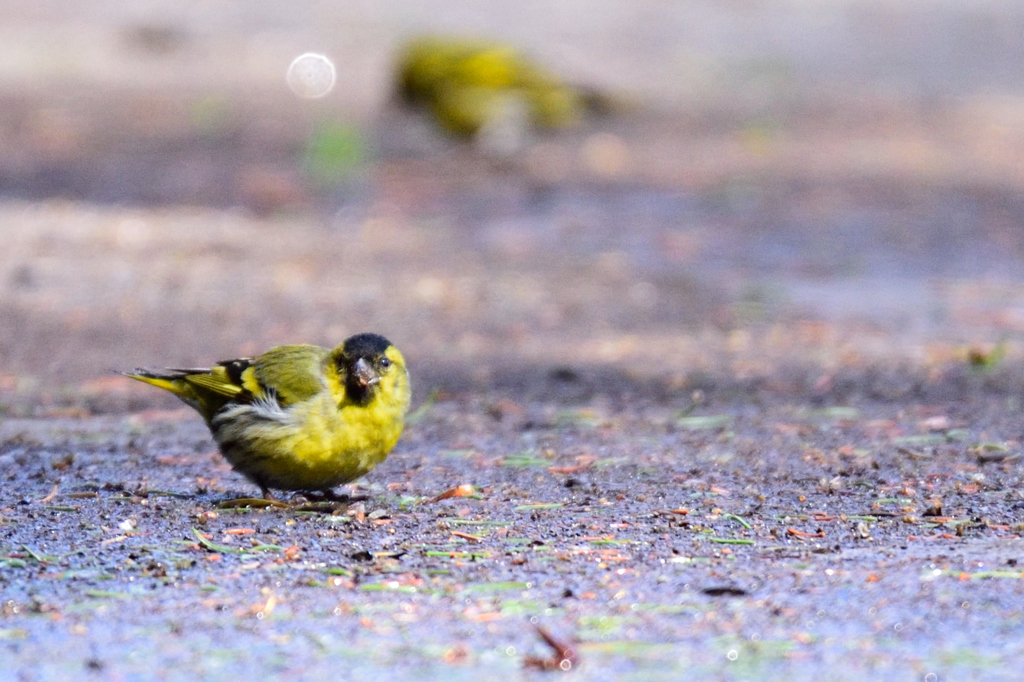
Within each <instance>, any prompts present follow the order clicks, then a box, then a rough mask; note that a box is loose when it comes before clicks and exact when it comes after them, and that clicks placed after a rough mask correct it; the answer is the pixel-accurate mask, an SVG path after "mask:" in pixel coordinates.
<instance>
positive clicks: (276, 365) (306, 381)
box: [240, 345, 329, 406]
mask: <svg viewBox="0 0 1024 682" xmlns="http://www.w3.org/2000/svg"><path fill="white" fill-rule="evenodd" d="M328 353H329V351H328V350H327V349H326V348H320V347H319V346H310V345H291V346H278V347H277V348H272V349H271V350H269V351H267V352H266V353H264V354H263V355H261V356H259V357H258V358H255V359H254V360H253V361H252V362H253V364H252V367H251V368H250V369H246V370H244V371H243V372H242V382H240V383H242V385H243V387H244V388H246V389H247V390H249V391H251V392H252V393H253V394H254V395H257V397H261V394H262V395H263V396H266V395H268V394H269V395H273V396H274V397H276V398H277V401H278V402H279V403H280V404H281V405H282V406H286V405H292V404H294V403H297V402H301V401H303V400H308V399H310V398H312V397H313V396H315V395H317V394H318V393H320V392H321V391H323V390H324V389H325V388H326V384H325V382H324V376H323V372H324V359H325V358H326V357H327V355H328ZM254 388H257V390H258V391H259V392H257V390H253V389H254Z"/></svg>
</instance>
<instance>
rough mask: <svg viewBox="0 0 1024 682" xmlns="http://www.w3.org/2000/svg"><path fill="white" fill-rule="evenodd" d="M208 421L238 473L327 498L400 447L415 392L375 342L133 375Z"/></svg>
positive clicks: (397, 362) (388, 349)
mask: <svg viewBox="0 0 1024 682" xmlns="http://www.w3.org/2000/svg"><path fill="white" fill-rule="evenodd" d="M125 375H126V376H129V377H131V378H132V379H138V380H139V381H142V382H145V383H147V384H151V385H153V386H157V387H159V388H162V389H165V390H167V391H170V392H171V393H173V394H174V395H176V396H178V397H179V398H181V400H183V401H184V402H185V403H187V404H188V405H190V406H191V407H193V408H195V410H196V411H197V412H199V414H201V415H202V416H203V419H205V420H206V424H207V425H208V426H209V427H210V432H211V433H212V434H213V438H214V440H215V441H216V442H217V445H218V447H219V448H220V451H221V453H222V454H223V455H224V457H225V458H226V459H227V460H228V462H230V463H231V466H232V467H234V469H235V470H236V471H238V472H240V473H242V474H244V475H245V476H246V477H247V478H248V479H249V480H250V481H252V482H253V483H255V484H256V485H258V486H259V487H260V490H261V491H262V492H263V496H264V497H265V498H267V499H273V497H272V496H271V493H270V489H271V488H274V489H277V490H302V491H325V492H327V491H330V490H331V488H334V487H335V486H338V485H341V484H342V483H348V482H349V481H352V480H354V479H356V478H359V477H360V476H362V475H364V474H366V473H367V472H369V471H370V470H371V469H373V468H374V467H375V466H377V465H378V464H380V463H381V462H383V461H384V458H385V457H387V455H388V453H389V452H390V451H391V449H392V448H393V447H394V446H395V443H397V442H398V437H399V436H400V435H401V433H402V428H403V427H404V424H405V414H406V412H407V411H408V409H409V399H410V396H411V388H410V385H409V373H408V371H407V369H406V366H405V358H403V357H402V354H401V353H400V352H399V350H398V349H397V348H396V347H395V346H394V345H392V344H391V342H390V341H388V340H387V339H385V338H384V337H383V336H380V335H378V334H357V335H355V336H352V337H350V338H348V339H346V340H345V341H344V342H343V343H342V344H341V345H340V346H338V347H337V348H335V349H333V350H331V349H328V348H320V347H319V346H310V345H290V346H278V347H276V348H272V349H271V350H269V351H267V352H266V353H264V354H263V355H260V356H258V357H254V358H240V359H238V360H229V361H225V362H221V363H218V364H217V365H216V366H214V367H212V368H206V369H166V370H155V371H154V370H147V369H137V370H135V371H134V372H125Z"/></svg>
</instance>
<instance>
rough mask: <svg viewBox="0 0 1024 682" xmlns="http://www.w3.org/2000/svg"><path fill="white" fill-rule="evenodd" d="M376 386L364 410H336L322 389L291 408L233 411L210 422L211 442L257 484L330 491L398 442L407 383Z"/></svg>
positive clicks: (404, 379) (381, 458)
mask: <svg viewBox="0 0 1024 682" xmlns="http://www.w3.org/2000/svg"><path fill="white" fill-rule="evenodd" d="M380 388H381V390H380V391H379V392H378V395H377V397H375V398H374V399H373V400H371V401H370V402H369V403H368V404H366V405H359V404H354V403H343V404H341V405H339V404H338V403H337V402H335V400H334V398H333V396H332V395H331V394H330V393H329V392H326V391H325V392H323V393H320V394H318V395H317V396H315V397H314V398H312V399H310V400H306V401H303V402H301V403H296V404H295V405H292V406H290V407H288V408H281V407H276V406H274V405H272V404H253V405H238V406H235V407H231V408H229V409H227V410H225V411H224V412H222V413H221V414H218V416H217V417H216V418H215V420H214V424H216V426H217V428H216V429H215V437H216V439H217V441H218V444H219V445H220V446H221V451H222V452H223V453H224V456H225V457H226V458H227V459H228V461H229V462H231V464H232V466H233V467H234V468H235V469H236V470H238V471H239V472H241V473H242V474H244V475H246V476H247V477H248V478H250V479H251V480H253V481H254V482H256V483H257V484H259V485H262V486H266V487H270V488H277V489H282V490H327V489H329V488H333V487H334V486H337V485H341V484H342V483H347V482H349V481H352V480H354V479H356V478H359V477H360V476H362V475H364V474H366V473H367V472H369V471H370V470H371V469H373V468H374V467H375V466H377V465H378V464H380V463H381V462H383V461H384V459H385V458H386V457H387V455H388V453H389V452H390V451H391V449H392V448H394V447H395V444H396V443H397V442H398V438H399V436H400V435H401V434H402V429H403V427H404V424H405V413H406V410H407V409H408V406H409V397H410V395H409V394H410V391H409V387H408V377H402V378H401V380H400V381H392V382H386V383H385V385H382V386H381V387H380ZM214 424H211V426H213V425H214Z"/></svg>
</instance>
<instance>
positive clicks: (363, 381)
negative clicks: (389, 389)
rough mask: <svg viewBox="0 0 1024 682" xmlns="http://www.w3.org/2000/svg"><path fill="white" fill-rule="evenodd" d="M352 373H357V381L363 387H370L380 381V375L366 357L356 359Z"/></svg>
mask: <svg viewBox="0 0 1024 682" xmlns="http://www.w3.org/2000/svg"><path fill="white" fill-rule="evenodd" d="M352 373H353V374H354V375H355V379H356V383H357V384H358V385H359V386H362V387H363V388H369V387H370V386H373V385H374V384H376V383H379V382H380V375H379V374H377V370H375V369H374V368H373V365H371V364H370V362H369V360H367V359H366V358H359V359H358V360H356V364H355V367H353V372H352Z"/></svg>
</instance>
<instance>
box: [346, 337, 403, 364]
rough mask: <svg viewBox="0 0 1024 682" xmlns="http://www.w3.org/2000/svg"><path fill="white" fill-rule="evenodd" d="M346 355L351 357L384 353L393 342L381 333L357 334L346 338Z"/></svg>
mask: <svg viewBox="0 0 1024 682" xmlns="http://www.w3.org/2000/svg"><path fill="white" fill-rule="evenodd" d="M343 345H344V348H345V351H344V353H345V356H346V357H349V358H365V357H373V356H376V355H383V354H384V351H386V350H387V349H388V347H389V346H390V345H391V342H390V341H388V340H387V339H385V338H384V337H383V336H381V335H380V334H370V333H366V334H356V335H355V336H350V337H348V338H347V339H345V342H344V344H343Z"/></svg>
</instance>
